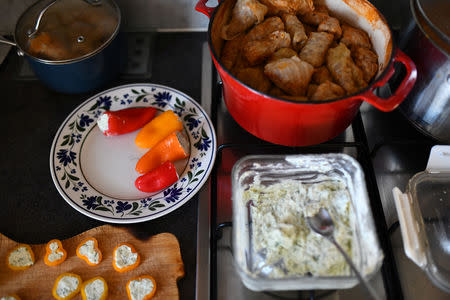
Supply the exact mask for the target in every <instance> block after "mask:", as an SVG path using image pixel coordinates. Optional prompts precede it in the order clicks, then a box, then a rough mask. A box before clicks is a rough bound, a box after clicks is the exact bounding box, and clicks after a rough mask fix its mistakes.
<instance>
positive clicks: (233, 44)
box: [220, 35, 244, 70]
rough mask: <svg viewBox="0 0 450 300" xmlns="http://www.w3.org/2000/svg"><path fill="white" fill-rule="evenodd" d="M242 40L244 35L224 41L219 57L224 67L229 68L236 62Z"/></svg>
mask: <svg viewBox="0 0 450 300" xmlns="http://www.w3.org/2000/svg"><path fill="white" fill-rule="evenodd" d="M243 40H244V36H243V35H241V36H238V37H237V38H235V39H234V40H230V41H226V42H225V44H224V46H223V49H222V56H221V58H220V60H221V62H222V64H223V65H224V66H225V68H226V69H228V70H231V69H232V68H233V66H234V64H235V63H236V61H237V59H238V56H239V52H240V51H241V47H242V41H243Z"/></svg>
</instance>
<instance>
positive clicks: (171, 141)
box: [136, 131, 189, 174]
mask: <svg viewBox="0 0 450 300" xmlns="http://www.w3.org/2000/svg"><path fill="white" fill-rule="evenodd" d="M188 156H189V151H188V147H187V140H186V138H184V136H183V135H182V133H181V132H179V131H176V132H172V133H171V134H169V135H168V136H167V137H165V138H164V139H163V140H162V141H160V142H159V143H158V144H156V145H155V146H154V147H153V148H151V149H150V150H148V151H147V153H145V154H144V155H143V156H142V157H141V158H140V159H139V161H138V162H137V164H136V171H137V172H138V173H141V174H143V173H147V172H149V171H151V170H153V169H155V168H156V167H159V166H160V165H162V164H163V163H165V162H166V161H171V162H174V161H176V160H179V159H183V158H186V157H188Z"/></svg>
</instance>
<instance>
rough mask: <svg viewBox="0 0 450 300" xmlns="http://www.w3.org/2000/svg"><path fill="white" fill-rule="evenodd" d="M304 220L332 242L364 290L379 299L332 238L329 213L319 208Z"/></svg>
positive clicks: (331, 223) (332, 228) (332, 225)
mask: <svg viewBox="0 0 450 300" xmlns="http://www.w3.org/2000/svg"><path fill="white" fill-rule="evenodd" d="M306 222H307V223H308V226H309V227H310V228H311V229H312V230H313V231H314V232H316V233H318V234H320V235H322V236H323V237H325V238H327V239H328V240H329V241H330V242H331V243H333V244H334V245H335V246H336V248H337V249H338V250H339V252H341V254H342V255H343V256H344V258H345V260H346V261H347V263H348V264H349V265H350V268H351V269H352V270H353V272H355V274H356V277H358V279H359V281H360V282H361V283H362V284H363V285H364V287H365V288H366V290H367V291H368V292H369V294H370V295H371V296H372V298H373V299H377V300H379V299H381V298H380V297H379V296H378V294H377V293H376V292H375V290H374V289H373V288H372V287H371V286H370V285H369V283H368V282H367V281H366V280H365V279H364V278H363V277H362V276H361V273H359V271H358V270H357V269H356V267H355V265H354V264H353V262H352V260H351V259H350V257H349V256H348V255H347V253H345V251H344V249H342V248H341V246H340V245H339V244H338V243H337V242H336V240H335V239H334V236H333V233H334V222H333V219H332V218H331V216H330V214H329V213H328V211H327V210H326V209H325V208H323V207H322V208H320V210H319V212H318V213H317V214H315V215H314V216H312V217H306Z"/></svg>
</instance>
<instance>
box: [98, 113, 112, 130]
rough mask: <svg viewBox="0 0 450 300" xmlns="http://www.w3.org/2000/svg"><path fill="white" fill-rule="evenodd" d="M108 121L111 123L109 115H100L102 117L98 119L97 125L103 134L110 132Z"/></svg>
mask: <svg viewBox="0 0 450 300" xmlns="http://www.w3.org/2000/svg"><path fill="white" fill-rule="evenodd" d="M108 121H109V115H108V114H106V113H103V114H101V115H100V117H99V118H98V119H97V125H98V128H99V129H100V131H101V132H105V131H107V130H108V127H109V126H108Z"/></svg>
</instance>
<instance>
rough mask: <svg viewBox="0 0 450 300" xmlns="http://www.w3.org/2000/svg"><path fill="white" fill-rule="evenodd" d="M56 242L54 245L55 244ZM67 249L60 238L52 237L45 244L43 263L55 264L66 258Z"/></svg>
mask: <svg viewBox="0 0 450 300" xmlns="http://www.w3.org/2000/svg"><path fill="white" fill-rule="evenodd" d="M55 244H56V245H55ZM66 257H67V251H66V250H64V248H63V246H62V243H61V241H60V240H57V239H54V240H51V241H50V242H48V243H47V245H46V246H45V256H44V263H45V264H46V265H47V266H51V267H52V266H57V265H59V264H60V263H62V262H63V261H65V260H66Z"/></svg>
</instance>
